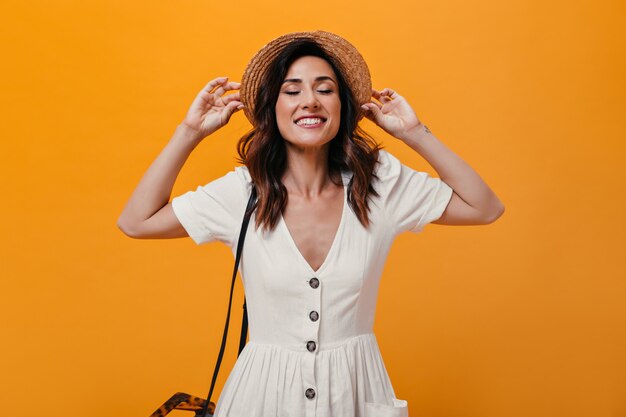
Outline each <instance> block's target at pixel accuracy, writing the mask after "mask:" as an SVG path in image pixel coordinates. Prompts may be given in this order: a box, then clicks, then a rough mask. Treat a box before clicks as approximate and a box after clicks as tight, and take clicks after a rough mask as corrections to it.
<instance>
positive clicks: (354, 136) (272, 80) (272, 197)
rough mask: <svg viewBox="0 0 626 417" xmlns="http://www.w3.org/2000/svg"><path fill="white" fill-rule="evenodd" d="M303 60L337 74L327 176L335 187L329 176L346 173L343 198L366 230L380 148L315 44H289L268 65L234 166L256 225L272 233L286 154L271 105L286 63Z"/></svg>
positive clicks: (283, 196) (283, 191) (282, 201)
mask: <svg viewBox="0 0 626 417" xmlns="http://www.w3.org/2000/svg"><path fill="white" fill-rule="evenodd" d="M303 56H316V57H320V58H322V59H324V60H326V61H327V62H328V63H329V64H330V66H331V67H332V69H333V71H334V72H335V75H336V76H337V80H338V82H339V98H340V100H341V121H340V126H339V131H338V132H337V135H336V136H335V137H334V138H333V139H332V140H331V141H330V143H329V149H328V169H329V174H330V178H331V181H333V183H335V184H337V185H340V184H341V183H340V182H337V181H336V180H335V178H341V177H340V176H339V175H340V174H341V170H342V169H345V170H349V171H352V173H353V176H352V179H351V180H350V182H349V183H348V186H347V195H346V198H347V201H348V204H349V205H350V208H351V209H352V211H353V212H354V213H355V214H356V216H357V217H358V219H359V221H360V222H361V224H363V225H364V226H365V227H368V226H369V217H368V212H369V211H370V208H369V203H368V197H369V196H370V195H374V196H378V193H377V192H376V190H375V189H374V187H373V186H372V181H373V178H377V177H376V175H375V174H374V167H375V164H376V163H377V161H378V152H379V150H380V149H382V146H381V145H380V144H378V143H377V142H376V141H375V140H374V139H373V138H372V137H371V136H370V135H369V134H368V133H367V132H365V131H364V130H362V129H361V127H360V126H359V125H358V118H359V115H360V112H361V108H360V105H361V104H362V103H358V102H357V100H356V99H355V97H354V94H353V93H352V91H351V90H350V88H349V87H348V84H347V83H346V81H345V78H344V75H343V74H342V73H341V71H339V69H338V67H337V65H336V64H335V62H334V61H333V59H332V57H330V56H329V55H328V54H326V53H325V52H324V50H323V49H322V48H321V47H320V46H319V45H318V44H317V43H316V42H315V41H312V40H307V39H296V40H294V41H293V42H291V43H290V44H289V45H287V46H286V47H285V48H284V49H283V50H282V51H281V52H280V53H279V54H278V55H277V56H276V57H275V58H274V60H273V61H272V62H271V63H270V65H269V66H268V70H267V72H266V77H265V79H264V80H262V81H261V83H260V87H259V89H258V91H257V93H256V99H255V108H254V115H253V118H254V123H253V129H252V130H250V131H249V132H247V133H246V134H245V135H244V136H242V137H241V138H240V139H239V142H238V144H237V152H238V154H239V158H238V162H240V163H242V164H245V165H246V167H247V168H248V172H249V173H250V176H251V178H252V182H253V183H254V186H255V188H256V192H257V198H258V199H257V203H256V205H255V208H256V216H255V217H256V227H257V228H258V227H259V226H262V227H263V228H265V229H270V230H272V229H274V228H275V226H276V224H277V223H278V219H279V216H280V214H281V213H283V212H284V209H285V207H286V205H287V196H288V194H287V188H286V187H285V186H284V185H283V183H282V181H281V178H282V176H283V174H284V172H285V169H286V163H287V150H286V145H285V139H283V137H282V136H281V134H280V131H279V130H278V124H277V122H276V102H277V100H278V95H279V93H280V88H281V85H282V82H283V80H284V79H285V76H286V75H287V71H288V70H289V67H290V65H291V64H292V63H293V62H294V61H295V60H296V59H298V58H300V57H303Z"/></svg>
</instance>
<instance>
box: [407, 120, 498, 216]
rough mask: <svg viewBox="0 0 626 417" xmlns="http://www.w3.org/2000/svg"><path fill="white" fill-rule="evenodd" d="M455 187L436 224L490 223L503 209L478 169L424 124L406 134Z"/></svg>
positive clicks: (414, 146) (444, 179)
mask: <svg viewBox="0 0 626 417" xmlns="http://www.w3.org/2000/svg"><path fill="white" fill-rule="evenodd" d="M403 140H404V143H406V144H407V145H408V146H409V147H411V148H412V149H413V150H415V151H416V152H418V153H419V154H420V155H422V157H424V159H426V161H428V163H430V165H432V167H433V168H434V169H435V171H437V174H439V177H440V178H441V179H442V180H443V182H445V183H446V184H448V185H449V186H450V187H451V188H452V189H453V190H454V193H453V194H452V198H451V199H450V202H449V203H448V207H447V208H446V210H445V211H444V212H443V214H442V215H441V217H440V218H439V219H437V220H435V221H434V222H433V223H436V224H451V225H463V224H466V225H468V224H488V223H492V222H494V221H496V220H497V219H498V218H499V217H500V216H501V215H502V213H504V205H503V204H502V202H501V201H500V200H499V199H498V197H497V196H496V194H495V193H494V192H493V191H492V190H491V188H489V186H488V185H487V184H486V183H485V181H483V179H482V178H481V177H480V175H478V173H477V172H476V171H475V170H474V169H473V168H472V167H471V166H469V165H468V164H467V162H465V161H464V160H463V159H461V157H459V156H458V155H457V154H455V153H454V152H453V151H452V150H450V149H449V148H448V147H447V146H446V145H445V144H443V143H442V142H441V141H439V139H437V138H436V137H435V136H434V135H433V134H432V133H431V132H430V130H429V129H428V128H427V127H426V126H425V125H423V124H420V126H419V127H418V128H416V129H415V130H414V131H412V132H410V133H409V134H407V136H406V137H404V138H403Z"/></svg>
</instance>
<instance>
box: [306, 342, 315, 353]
mask: <svg viewBox="0 0 626 417" xmlns="http://www.w3.org/2000/svg"><path fill="white" fill-rule="evenodd" d="M306 348H307V349H308V351H309V352H313V351H314V350H315V342H314V341H312V340H311V341H308V342H306Z"/></svg>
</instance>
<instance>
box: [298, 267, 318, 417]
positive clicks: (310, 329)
mask: <svg viewBox="0 0 626 417" xmlns="http://www.w3.org/2000/svg"><path fill="white" fill-rule="evenodd" d="M305 285H306V286H307V288H306V291H307V292H308V294H310V295H309V297H307V298H308V299H309V300H310V301H309V302H308V303H306V305H303V308H302V312H301V314H302V315H304V316H305V319H306V322H307V326H305V329H306V331H305V333H304V334H305V339H304V340H302V344H303V346H305V347H306V354H305V355H304V357H303V359H302V377H303V382H304V388H305V390H304V392H303V393H302V395H304V396H305V397H306V402H305V404H306V405H305V411H306V412H305V416H306V417H314V416H315V409H316V405H317V398H318V392H317V384H316V381H315V359H316V357H317V351H318V349H319V338H318V336H319V323H320V308H321V300H322V298H321V294H322V288H321V287H322V282H321V281H320V280H319V278H318V277H311V278H309V279H308V280H306V281H305Z"/></svg>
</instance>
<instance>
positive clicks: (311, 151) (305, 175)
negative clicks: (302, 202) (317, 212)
mask: <svg viewBox="0 0 626 417" xmlns="http://www.w3.org/2000/svg"><path fill="white" fill-rule="evenodd" d="M328 148H329V147H328V144H326V145H324V146H323V147H320V148H295V147H294V146H292V145H291V144H289V143H287V168H286V169H285V173H284V174H283V178H282V181H283V184H284V185H285V187H286V188H287V191H289V192H290V193H291V192H293V193H295V194H299V195H302V196H305V197H317V196H319V195H320V194H322V192H323V191H324V190H326V189H327V188H328V187H332V186H333V185H334V184H333V183H332V181H331V179H330V173H329V169H328Z"/></svg>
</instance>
